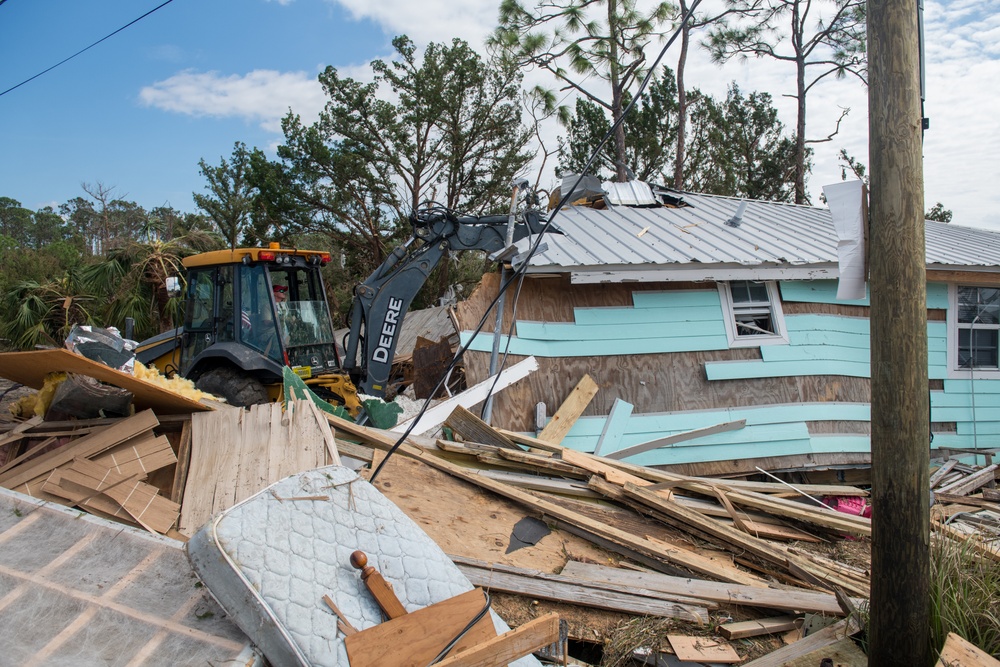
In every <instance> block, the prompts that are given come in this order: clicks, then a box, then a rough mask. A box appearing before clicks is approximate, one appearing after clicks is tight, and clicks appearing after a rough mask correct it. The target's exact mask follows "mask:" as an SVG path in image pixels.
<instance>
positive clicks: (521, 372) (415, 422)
mask: <svg viewBox="0 0 1000 667" xmlns="http://www.w3.org/2000/svg"><path fill="white" fill-rule="evenodd" d="M536 370H538V362H537V361H536V360H535V358H534V357H528V358H526V359H522V360H521V361H519V362H517V363H516V364H514V365H513V366H511V367H509V368H505V369H504V370H502V371H501V372H500V377H499V378H497V379H496V382H495V383H494V377H493V376H490V377H488V378H486V379H485V380H483V381H482V382H478V383H476V384H475V385H473V386H471V387H469V388H468V389H466V390H465V391H463V392H462V393H460V394H456V395H455V396H452V397H451V398H449V399H448V400H446V401H442V402H441V403H439V404H437V405H435V406H434V407H432V408H430V409H428V410H427V411H426V412H424V414H423V415H421V416H420V417H414V418H413V419H408V420H407V421H405V422H402V423H399V424H396V425H395V426H393V427H392V428H391V429H390V430H391V431H392V432H393V433H406V432H407V431H408V430H409V431H410V432H412V433H414V434H420V433H427V432H428V431H430V430H432V429H435V428H437V427H438V426H440V425H441V424H443V423H444V421H445V419H447V418H448V416H449V415H451V413H452V412H453V411H454V410H455V408H456V407H458V406H462V407H464V408H471V407H472V406H473V405H476V404H477V403H481V402H483V401H484V400H485V399H486V397H487V396H488V395H489V393H490V392H491V391H493V392H494V393H495V392H498V391H500V390H501V389H505V388H506V387H509V386H510V385H512V384H513V383H515V382H517V381H518V380H522V379H524V378H525V377H527V376H528V375H529V374H531V373H533V372H534V371H536ZM411 427H412V429H411Z"/></svg>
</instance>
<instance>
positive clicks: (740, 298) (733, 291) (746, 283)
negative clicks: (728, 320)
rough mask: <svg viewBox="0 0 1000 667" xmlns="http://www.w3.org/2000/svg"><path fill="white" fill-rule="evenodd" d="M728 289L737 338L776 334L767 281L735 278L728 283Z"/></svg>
mask: <svg viewBox="0 0 1000 667" xmlns="http://www.w3.org/2000/svg"><path fill="white" fill-rule="evenodd" d="M729 290H730V295H731V296H732V300H733V320H734V323H735V325H736V337H737V338H742V337H744V336H774V335H776V334H777V330H776V327H775V323H774V312H773V310H772V306H771V298H770V293H769V292H768V289H767V283H763V282H756V281H752V280H737V281H733V282H731V283H729Z"/></svg>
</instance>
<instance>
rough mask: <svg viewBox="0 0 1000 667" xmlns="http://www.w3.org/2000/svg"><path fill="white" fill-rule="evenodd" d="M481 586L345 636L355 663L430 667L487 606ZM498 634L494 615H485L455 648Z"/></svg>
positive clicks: (353, 666) (372, 666) (371, 666)
mask: <svg viewBox="0 0 1000 667" xmlns="http://www.w3.org/2000/svg"><path fill="white" fill-rule="evenodd" d="M485 603H486V596H485V595H483V591H482V590H481V589H479V588H476V589H474V590H471V591H468V592H467V593H462V594H461V595H456V596H455V597H451V598H448V599H446V600H442V601H441V602H436V603H434V604H432V605H429V606H427V607H424V608H423V609H418V610H416V611H413V612H410V613H409V614H407V613H405V612H404V614H402V615H400V616H398V617H396V618H392V619H391V620H389V621H386V622H385V623H379V624H378V625H373V626H372V627H370V628H366V629H365V630H360V631H358V632H354V633H351V634H350V635H348V636H347V637H345V638H344V646H345V647H346V648H347V657H348V658H349V659H350V663H351V667H382V666H383V665H394V666H398V667H426V665H428V664H430V663H431V662H432V661H433V660H434V658H436V657H437V656H438V655H439V654H440V653H441V650H442V649H443V648H444V647H445V646H447V645H448V643H449V642H450V641H451V640H452V638H453V637H455V636H457V635H458V633H459V632H461V630H462V629H463V628H464V627H465V626H466V625H467V624H468V623H469V622H470V621H471V620H472V619H473V618H475V617H476V615H477V614H478V613H479V612H480V611H481V610H482V609H483V606H484V605H485ZM496 636H497V633H496V629H495V626H494V625H493V619H492V618H491V617H490V616H489V614H487V615H486V616H484V617H483V618H481V619H480V620H479V621H478V622H477V623H476V624H475V625H474V626H473V627H472V629H471V630H470V631H469V632H468V634H466V636H465V637H463V638H462V640H461V641H460V642H459V643H458V644H457V645H456V646H455V648H454V649H453V651H462V650H463V649H469V648H472V647H474V646H477V645H479V644H482V643H484V642H487V641H489V640H490V639H493V638H495V637H496Z"/></svg>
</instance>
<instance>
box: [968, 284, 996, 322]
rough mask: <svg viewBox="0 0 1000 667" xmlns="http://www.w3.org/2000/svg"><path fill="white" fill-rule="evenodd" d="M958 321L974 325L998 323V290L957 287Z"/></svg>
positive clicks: (992, 288)
mask: <svg viewBox="0 0 1000 667" xmlns="http://www.w3.org/2000/svg"><path fill="white" fill-rule="evenodd" d="M958 321H959V322H962V323H976V324H997V323H1000V289H997V288H995V287H959V288H958Z"/></svg>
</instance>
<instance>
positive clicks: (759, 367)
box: [705, 360, 871, 380]
mask: <svg viewBox="0 0 1000 667" xmlns="http://www.w3.org/2000/svg"><path fill="white" fill-rule="evenodd" d="M705 374H706V375H707V376H708V379H709V380H748V379H751V378H761V377H794V376H796V375H846V376H849V377H862V378H866V377H870V376H871V371H870V368H869V365H868V363H857V362H855V363H852V362H848V361H826V360H822V361H813V362H810V363H804V362H802V361H775V362H772V363H767V362H764V361H716V362H711V363H706V364H705Z"/></svg>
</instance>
